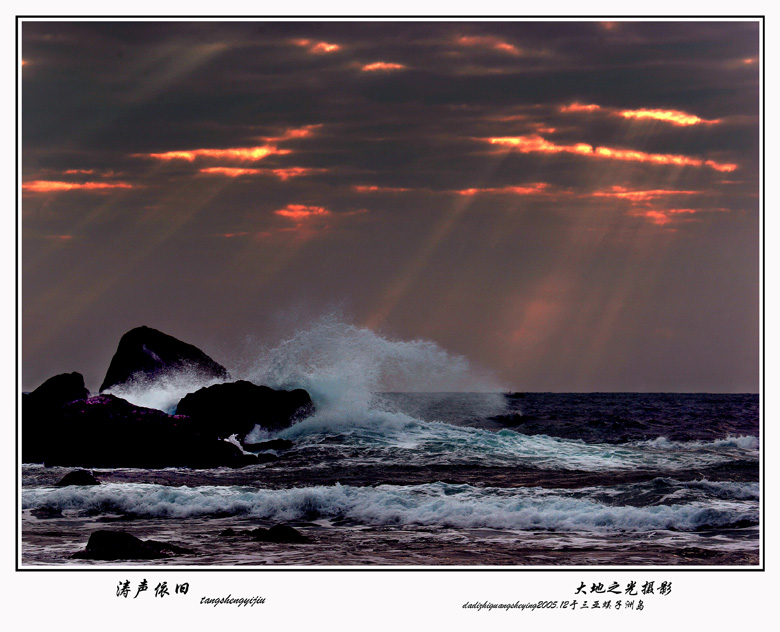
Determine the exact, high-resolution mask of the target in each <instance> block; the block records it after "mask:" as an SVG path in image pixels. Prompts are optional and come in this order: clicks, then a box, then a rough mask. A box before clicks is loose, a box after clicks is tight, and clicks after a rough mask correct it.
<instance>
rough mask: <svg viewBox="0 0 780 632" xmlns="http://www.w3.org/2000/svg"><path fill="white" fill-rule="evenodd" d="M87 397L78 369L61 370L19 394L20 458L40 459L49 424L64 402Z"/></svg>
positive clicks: (26, 461)
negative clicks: (37, 385)
mask: <svg viewBox="0 0 780 632" xmlns="http://www.w3.org/2000/svg"><path fill="white" fill-rule="evenodd" d="M88 397H89V391H88V390H87V388H86V386H84V377H83V376H82V375H81V374H80V373H61V374H60V375H55V376H54V377H51V378H49V379H48V380H46V381H45V382H44V383H43V384H41V385H40V386H39V387H38V388H36V389H35V390H34V391H32V392H31V393H23V394H22V462H24V463H41V462H42V461H43V458H44V443H45V441H46V437H47V435H48V433H49V429H50V427H51V424H52V423H53V422H54V420H56V418H57V416H58V414H59V411H60V410H61V409H62V407H63V406H64V405H65V404H68V403H70V402H73V401H77V400H84V399H86V398H88Z"/></svg>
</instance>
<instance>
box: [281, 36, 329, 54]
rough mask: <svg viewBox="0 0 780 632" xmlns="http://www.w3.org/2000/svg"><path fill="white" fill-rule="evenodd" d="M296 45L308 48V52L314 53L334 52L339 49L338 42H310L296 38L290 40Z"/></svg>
mask: <svg viewBox="0 0 780 632" xmlns="http://www.w3.org/2000/svg"><path fill="white" fill-rule="evenodd" d="M292 43H293V44H295V45H296V46H301V47H303V48H306V49H308V51H309V52H310V53H314V54H315V55H322V54H324V53H335V52H336V51H337V50H340V49H341V46H339V45H338V44H329V43H328V42H312V41H311V40H308V39H296V40H293V41H292Z"/></svg>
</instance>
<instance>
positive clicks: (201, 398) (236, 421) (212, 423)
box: [176, 380, 314, 438]
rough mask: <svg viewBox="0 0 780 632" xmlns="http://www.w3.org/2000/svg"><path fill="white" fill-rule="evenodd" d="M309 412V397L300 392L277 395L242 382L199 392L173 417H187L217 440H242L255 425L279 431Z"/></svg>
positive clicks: (300, 390) (312, 406) (310, 411)
mask: <svg viewBox="0 0 780 632" xmlns="http://www.w3.org/2000/svg"><path fill="white" fill-rule="evenodd" d="M313 412H314V404H313V403H312V401H311V397H309V394H308V393H307V392H306V391H304V390H303V389H300V388H299V389H296V390H293V391H281V390H279V391H278V390H274V389H272V388H269V387H267V386H257V385H256V384H252V383H251V382H247V381H244V380H239V381H237V382H228V383H224V384H215V385H213V386H208V387H205V388H201V389H199V390H197V391H195V392H194V393H190V394H188V395H186V396H185V397H184V398H183V399H182V400H181V401H180V402H179V405H178V406H177V407H176V414H177V415H185V416H187V417H189V418H190V419H191V420H192V421H193V422H194V424H195V425H196V427H197V428H198V430H199V431H200V432H202V433H204V434H211V435H214V436H217V437H221V438H226V437H229V436H230V435H233V434H236V435H239V436H242V437H243V436H244V435H246V434H247V433H249V432H250V431H251V430H252V428H254V427H255V425H256V424H257V425H259V426H261V427H262V428H265V429H267V430H281V429H283V428H287V427H289V426H291V425H292V424H293V423H294V422H295V421H297V420H299V419H302V418H303V417H306V416H308V415H311V414H312V413H313Z"/></svg>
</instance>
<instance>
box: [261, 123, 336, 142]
mask: <svg viewBox="0 0 780 632" xmlns="http://www.w3.org/2000/svg"><path fill="white" fill-rule="evenodd" d="M320 127H322V124H318V125H304V126H303V127H292V128H290V129H286V130H284V132H282V135H281V136H269V137H266V138H264V139H263V140H264V141H265V142H267V143H278V142H281V141H285V140H290V139H291V138H306V137H307V136H311V135H312V134H313V133H314V130H317V129H319V128H320Z"/></svg>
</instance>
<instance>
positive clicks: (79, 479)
mask: <svg viewBox="0 0 780 632" xmlns="http://www.w3.org/2000/svg"><path fill="white" fill-rule="evenodd" d="M68 485H100V481H99V480H98V479H96V478H95V475H94V474H93V473H92V472H90V471H89V470H73V471H72V472H68V473H67V474H66V475H65V476H63V477H62V478H61V479H60V481H59V482H58V483H57V487H67V486H68Z"/></svg>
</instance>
